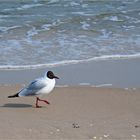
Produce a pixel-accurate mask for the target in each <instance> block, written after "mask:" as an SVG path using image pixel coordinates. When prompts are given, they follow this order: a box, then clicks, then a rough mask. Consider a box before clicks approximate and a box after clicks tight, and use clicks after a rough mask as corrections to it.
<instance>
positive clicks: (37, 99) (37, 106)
mask: <svg viewBox="0 0 140 140" xmlns="http://www.w3.org/2000/svg"><path fill="white" fill-rule="evenodd" d="M39 100H40V99H39V98H38V97H36V108H40V107H41V106H39V105H38V101H39Z"/></svg>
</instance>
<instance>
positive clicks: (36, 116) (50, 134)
mask: <svg viewBox="0 0 140 140" xmlns="http://www.w3.org/2000/svg"><path fill="white" fill-rule="evenodd" d="M21 87H22V86H21V85H15V86H0V110H1V113H0V122H1V124H0V139H17V140H19V139H61V140H63V139H65V140H66V139H73V140H77V139H87V140H88V139H89V140H92V139H93V140H94V139H97V140H102V139H105V140H106V139H108V140H110V139H112V140H116V139H117V140H129V139H131V140H138V139H140V119H139V116H140V108H139V107H140V89H135V90H134V89H128V90H126V89H119V88H107V87H98V88H97V87H87V86H83V87H63V88H60V87H57V88H55V89H54V91H53V92H52V93H51V94H49V95H48V96H44V98H46V99H48V101H49V102H50V103H51V104H50V105H46V104H44V103H41V104H40V105H42V106H43V107H42V108H35V105H34V104H35V98H34V97H20V98H15V99H9V98H7V96H8V95H11V94H13V93H15V92H17V91H18V90H19V89H20V88H21Z"/></svg>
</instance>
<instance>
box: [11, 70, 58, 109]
mask: <svg viewBox="0 0 140 140" xmlns="http://www.w3.org/2000/svg"><path fill="white" fill-rule="evenodd" d="M55 79H59V78H58V77H57V76H55V75H54V74H53V72H52V71H48V72H47V73H45V76H44V77H41V78H38V79H35V80H34V81H33V82H31V83H30V84H29V85H28V86H27V87H25V88H23V89H21V90H20V91H19V92H18V93H16V94H14V95H11V96H8V98H14V97H23V96H36V108H39V107H40V106H39V105H38V101H43V102H45V103H46V104H50V103H49V102H48V101H47V100H42V99H40V98H39V96H41V95H43V94H49V93H50V92H51V91H52V90H53V88H54V87H55Z"/></svg>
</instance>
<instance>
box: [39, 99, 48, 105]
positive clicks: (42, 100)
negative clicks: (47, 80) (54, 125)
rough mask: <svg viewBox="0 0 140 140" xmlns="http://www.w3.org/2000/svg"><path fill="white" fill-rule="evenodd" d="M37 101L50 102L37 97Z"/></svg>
mask: <svg viewBox="0 0 140 140" xmlns="http://www.w3.org/2000/svg"><path fill="white" fill-rule="evenodd" d="M38 101H42V102H45V103H46V104H50V103H49V102H48V101H47V100H42V99H39V98H38Z"/></svg>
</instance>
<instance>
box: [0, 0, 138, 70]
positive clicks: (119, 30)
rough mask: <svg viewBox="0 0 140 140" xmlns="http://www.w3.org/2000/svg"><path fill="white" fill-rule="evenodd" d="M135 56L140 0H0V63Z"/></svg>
mask: <svg viewBox="0 0 140 140" xmlns="http://www.w3.org/2000/svg"><path fill="white" fill-rule="evenodd" d="M139 56H140V0H123V1H122V0H0V68H1V69H3V68H11V69H12V68H21V69H22V68H33V67H34V68H35V67H42V66H54V65H61V64H71V63H78V62H82V61H92V60H95V59H96V60H98V59H113V58H120V57H139Z"/></svg>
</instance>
